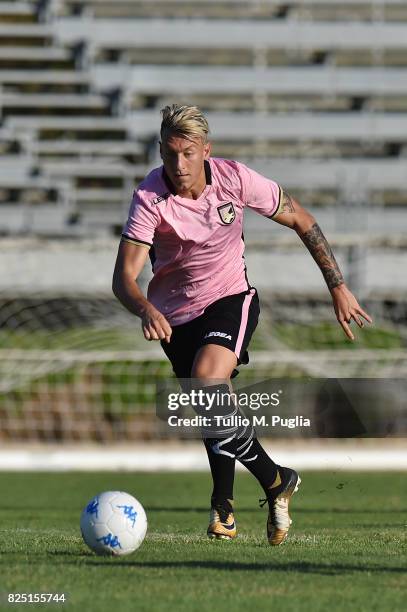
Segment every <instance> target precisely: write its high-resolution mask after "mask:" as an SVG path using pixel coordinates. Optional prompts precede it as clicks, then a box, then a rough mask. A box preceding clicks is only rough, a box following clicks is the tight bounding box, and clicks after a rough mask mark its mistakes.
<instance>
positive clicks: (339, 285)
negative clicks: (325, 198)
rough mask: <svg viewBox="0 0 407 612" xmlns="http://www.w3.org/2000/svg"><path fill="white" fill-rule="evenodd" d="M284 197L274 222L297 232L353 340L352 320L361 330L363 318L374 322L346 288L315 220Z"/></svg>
mask: <svg viewBox="0 0 407 612" xmlns="http://www.w3.org/2000/svg"><path fill="white" fill-rule="evenodd" d="M281 198H282V200H281V204H280V207H279V210H278V212H277V214H276V215H274V216H273V221H276V222H277V223H280V224H281V225H285V226H286V227H289V228H291V229H293V230H295V231H296V232H297V234H298V236H299V237H300V238H301V240H302V241H303V243H304V244H305V246H306V247H307V249H308V250H309V252H310V253H311V255H312V257H313V258H314V259H315V261H316V263H317V264H318V266H319V268H320V270H321V272H322V274H323V277H324V279H325V281H326V284H327V286H328V289H329V291H330V292H331V296H332V301H333V305H334V308H335V313H336V318H337V319H338V322H339V323H340V324H341V326H342V328H343V330H344V332H345V334H346V335H347V336H348V338H350V339H351V340H354V339H355V337H354V335H353V333H352V331H351V329H350V327H349V324H350V322H351V321H352V319H353V320H354V321H356V323H357V325H358V326H359V327H363V324H364V323H363V319H365V320H366V321H368V322H369V323H372V319H371V317H370V316H369V315H368V314H367V313H366V312H365V311H364V310H363V309H362V308H361V307H360V305H359V303H358V301H357V299H356V298H355V296H354V295H353V294H352V292H351V291H350V290H349V289H348V287H347V286H346V283H345V281H344V278H343V275H342V273H341V271H340V269H339V266H338V264H337V262H336V259H335V256H334V254H333V252H332V249H331V247H330V246H329V243H328V241H327V239H326V238H325V236H324V234H323V233H322V231H321V228H320V227H319V225H318V223H317V222H316V220H315V218H314V217H313V216H312V215H311V214H310V213H309V212H308V211H307V210H306V209H305V208H303V207H302V206H301V205H300V204H299V203H298V202H296V200H294V199H293V198H292V197H291V196H290V195H289V194H288V193H286V192H284V191H283V192H282V194H281ZM362 317H363V319H362Z"/></svg>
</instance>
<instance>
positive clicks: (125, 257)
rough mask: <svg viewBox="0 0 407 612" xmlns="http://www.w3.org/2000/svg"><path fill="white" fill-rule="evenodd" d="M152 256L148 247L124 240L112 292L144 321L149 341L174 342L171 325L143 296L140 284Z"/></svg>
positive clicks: (118, 256)
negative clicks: (147, 262)
mask: <svg viewBox="0 0 407 612" xmlns="http://www.w3.org/2000/svg"><path fill="white" fill-rule="evenodd" d="M147 256H148V247H147V246H145V245H141V244H134V243H131V242H127V241H125V240H122V241H121V242H120V245H119V251H118V253H117V259H116V265H115V269H114V273H113V283H112V290H113V293H114V295H115V296H116V297H117V299H118V300H119V301H120V302H121V303H122V304H123V306H124V307H125V308H127V310H129V311H130V312H131V313H132V314H135V315H136V316H138V317H140V318H141V326H142V329H143V334H144V337H145V338H146V340H166V342H169V341H170V338H171V333H172V330H171V326H170V324H169V323H168V321H167V319H166V318H165V317H164V315H163V314H162V313H161V312H160V311H159V310H157V308H155V306H153V304H152V303H151V302H149V301H148V300H147V298H146V297H145V296H144V295H143V292H142V291H141V289H140V287H139V285H138V283H137V278H138V277H139V275H140V273H141V271H142V269H143V268H144V265H145V263H146V260H147Z"/></svg>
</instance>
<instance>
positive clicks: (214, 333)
mask: <svg viewBox="0 0 407 612" xmlns="http://www.w3.org/2000/svg"><path fill="white" fill-rule="evenodd" d="M212 336H216V337H217V338H226V340H232V336H230V335H229V334H225V333H224V332H209V333H207V334H206V336H204V339H205V338H211V337H212Z"/></svg>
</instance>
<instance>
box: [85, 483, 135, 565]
mask: <svg viewBox="0 0 407 612" xmlns="http://www.w3.org/2000/svg"><path fill="white" fill-rule="evenodd" d="M81 532H82V537H83V539H84V541H85V543H86V544H87V545H88V546H89V548H91V549H92V550H93V551H94V552H95V553H96V554H97V555H128V554H130V553H132V552H134V551H135V550H136V549H137V548H138V547H139V546H140V545H141V544H142V542H143V540H144V537H145V535H146V532H147V517H146V513H145V511H144V508H143V506H142V505H141V504H140V502H139V501H137V499H136V498H135V497H133V496H132V495H129V494H128V493H124V492H123V491H105V492H104V493H100V494H99V495H96V496H95V497H94V498H93V499H91V500H90V502H89V503H88V504H87V505H86V506H85V508H84V509H83V512H82V515H81Z"/></svg>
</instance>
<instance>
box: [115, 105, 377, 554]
mask: <svg viewBox="0 0 407 612" xmlns="http://www.w3.org/2000/svg"><path fill="white" fill-rule="evenodd" d="M208 134H209V126H208V123H207V120H206V118H205V116H204V115H203V114H202V112H201V111H200V110H199V109H198V108H197V107H194V106H180V105H176V104H174V105H172V106H166V107H165V108H164V109H163V111H162V123H161V142H160V153H161V158H162V161H163V164H162V166H160V167H159V168H156V169H154V170H152V172H150V173H149V174H148V176H147V177H146V178H145V179H144V180H143V182H142V183H141V184H140V185H139V187H138V189H136V191H135V192H134V197H133V200H132V203H131V206H130V212H129V217H128V220H127V223H126V225H125V227H124V230H123V235H122V240H121V242H120V246H119V250H118V256H117V261H116V266H115V271H114V276H113V292H114V294H115V295H116V297H117V298H118V299H119V300H120V301H121V302H122V304H123V305H124V306H125V307H126V308H127V309H128V310H129V311H130V312H131V313H133V314H135V315H137V316H138V317H140V318H141V323H142V330H143V333H144V337H145V338H146V340H158V341H160V342H161V346H162V348H163V349H164V352H165V353H166V355H167V357H168V358H169V360H170V361H171V364H172V367H173V370H174V373H175V374H176V376H177V378H178V379H180V380H181V381H182V380H183V379H194V380H198V381H200V383H201V384H202V388H203V389H205V390H206V391H210V392H212V393H215V392H218V396H219V397H220V393H219V392H222V393H223V394H224V393H228V392H230V379H231V378H232V377H233V376H234V375H235V374H236V373H237V372H236V369H235V368H236V366H237V365H240V364H242V363H243V364H245V363H248V353H247V348H248V345H249V342H250V339H251V336H252V334H253V332H254V330H255V328H256V325H257V320H258V316H259V300H258V295H257V291H256V289H255V288H254V287H252V286H251V285H250V283H249V281H248V277H247V274H246V266H245V262H244V257H243V253H244V242H243V235H242V224H243V213H244V209H245V207H250V208H252V209H253V210H255V211H256V212H257V213H259V214H261V215H263V216H264V217H267V218H269V219H272V220H273V221H276V222H277V223H280V224H282V225H285V226H287V227H289V228H291V229H293V230H295V231H296V232H297V234H298V236H299V237H300V238H301V240H302V241H303V242H304V244H305V245H306V246H307V248H308V250H309V251H310V253H311V255H312V256H313V258H314V259H315V261H316V263H317V264H318V266H319V268H320V269H321V272H322V274H323V276H324V278H325V281H326V284H327V286H328V289H329V291H330V293H331V296H332V300H333V306H334V309H335V313H336V317H337V320H338V321H339V323H340V325H341V326H342V328H343V330H344V332H345V334H346V335H347V336H348V337H349V338H350V339H351V340H353V339H354V335H353V333H352V330H351V328H350V323H351V321H352V320H353V321H355V322H356V324H357V325H358V326H359V327H363V324H364V322H363V319H365V320H367V321H369V322H371V318H370V317H369V315H368V314H367V313H366V312H364V311H363V310H362V308H361V307H360V306H359V304H358V302H357V300H356V299H355V297H354V296H353V295H352V293H351V292H350V290H349V289H348V288H347V286H346V284H345V282H344V279H343V276H342V274H341V272H340V270H339V268H338V264H337V263H336V261H335V257H334V255H333V253H332V250H331V248H330V246H329V244H328V242H327V240H326V239H325V237H324V235H323V233H322V231H321V229H320V228H319V226H318V224H317V223H316V221H315V219H314V217H313V216H312V215H311V214H310V213H309V212H307V211H306V210H305V209H304V208H302V207H301V206H300V204H298V202H296V201H295V200H294V199H293V198H292V197H291V196H290V195H289V194H288V193H287V192H286V191H284V190H283V189H282V188H281V187H280V186H279V185H278V184H277V183H275V182H274V181H272V180H270V179H268V178H265V177H264V176H261V175H260V174H258V173H257V172H254V171H253V170H251V169H250V168H248V167H247V166H245V165H244V164H241V163H238V162H236V161H230V160H226V159H219V158H213V157H211V156H210V153H211V145H210V142H209V141H208ZM148 254H149V255H150V259H151V262H152V264H153V278H152V280H151V282H150V284H149V287H148V293H147V298H146V297H145V296H144V295H143V293H142V291H141V290H140V288H139V286H138V284H137V278H138V276H139V274H140V272H141V271H142V269H143V267H144V265H145V263H146V259H147V256H148ZM214 381H216V384H214ZM219 381H221V383H219ZM217 408H218V409H219V411H220V413H222V415H223V416H231V415H236V414H237V412H238V411H237V408H236V407H235V406H233V404H232V406H229V410H230V412H229V413H225V411H224V409H223V408H222V406H217ZM222 410H223V412H222ZM203 435H204V444H205V447H206V450H207V453H208V458H209V464H210V468H211V473H212V478H213V492H212V497H211V512H210V523H209V527H208V535H209V537H213V538H229V539H232V538H234V537H235V536H236V525H235V520H234V515H233V506H232V501H233V483H234V472H235V461H236V459H237V460H239V461H240V462H241V463H242V464H243V465H245V466H246V467H247V468H248V470H250V472H251V473H252V474H253V475H254V476H255V477H256V478H257V480H258V481H259V483H260V485H261V486H262V487H263V489H264V492H265V495H266V499H267V501H268V505H269V514H268V520H267V535H268V540H269V543H270V544H271V545H273V546H277V545H279V544H281V542H283V541H284V540H285V538H286V536H287V533H288V530H289V527H290V524H291V519H290V516H289V513H288V505H289V501H290V498H291V496H292V494H293V493H294V492H295V491H296V490H297V488H298V485H299V483H300V478H299V476H298V474H297V473H296V472H295V470H293V469H291V468H288V467H283V466H280V465H277V464H276V463H274V461H273V460H272V459H271V458H270V457H269V456H268V454H267V453H266V452H265V451H264V449H263V447H262V445H261V444H260V442H259V440H258V439H257V438H256V436H255V432H254V430H253V428H252V427H240V428H239V427H235V428H233V427H232V428H229V429H228V430H224V429H223V430H221V429H219V431H218V432H216V431H215V432H211V434H210V435H208V436H205V433H204V434H203Z"/></svg>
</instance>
